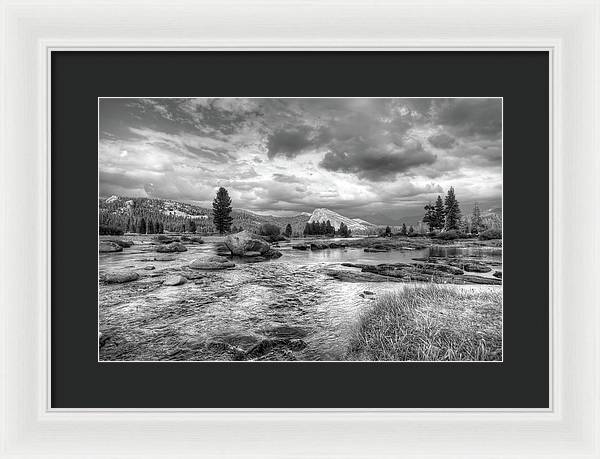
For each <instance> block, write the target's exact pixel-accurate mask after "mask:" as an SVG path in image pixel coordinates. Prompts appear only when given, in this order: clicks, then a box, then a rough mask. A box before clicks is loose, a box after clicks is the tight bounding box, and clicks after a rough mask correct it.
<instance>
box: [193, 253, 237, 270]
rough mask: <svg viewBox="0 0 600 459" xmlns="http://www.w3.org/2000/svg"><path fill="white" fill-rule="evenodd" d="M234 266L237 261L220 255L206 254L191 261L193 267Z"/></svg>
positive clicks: (223, 267) (215, 267)
mask: <svg viewBox="0 0 600 459" xmlns="http://www.w3.org/2000/svg"><path fill="white" fill-rule="evenodd" d="M234 266H235V263H233V262H232V261H230V260H228V259H227V258H225V257H220V256H219V255H205V256H203V257H200V258H197V259H195V260H194V261H192V262H191V263H190V268H192V269H227V268H233V267H234Z"/></svg>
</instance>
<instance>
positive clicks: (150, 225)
mask: <svg viewBox="0 0 600 459" xmlns="http://www.w3.org/2000/svg"><path fill="white" fill-rule="evenodd" d="M146 231H147V232H148V234H154V222H153V221H152V220H148V224H147V225H146Z"/></svg>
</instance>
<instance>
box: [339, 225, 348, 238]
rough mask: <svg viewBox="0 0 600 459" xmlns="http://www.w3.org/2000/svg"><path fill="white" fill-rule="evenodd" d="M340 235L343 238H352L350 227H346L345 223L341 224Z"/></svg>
mask: <svg viewBox="0 0 600 459" xmlns="http://www.w3.org/2000/svg"><path fill="white" fill-rule="evenodd" d="M338 235H340V236H341V237H348V236H350V230H349V229H348V226H346V224H345V223H344V222H341V223H340V228H339V230H338Z"/></svg>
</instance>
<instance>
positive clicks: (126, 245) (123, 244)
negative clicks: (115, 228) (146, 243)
mask: <svg viewBox="0 0 600 459" xmlns="http://www.w3.org/2000/svg"><path fill="white" fill-rule="evenodd" d="M110 242H114V243H115V244H119V245H120V246H121V247H123V248H124V249H127V248H129V247H131V246H132V245H133V241H127V240H125V239H111V240H110Z"/></svg>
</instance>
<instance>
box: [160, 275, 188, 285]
mask: <svg viewBox="0 0 600 459" xmlns="http://www.w3.org/2000/svg"><path fill="white" fill-rule="evenodd" d="M186 282H187V279H186V278H185V277H183V276H169V277H167V278H166V279H165V281H164V282H163V285H182V284H185V283H186Z"/></svg>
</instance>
